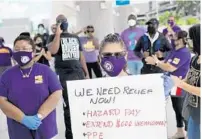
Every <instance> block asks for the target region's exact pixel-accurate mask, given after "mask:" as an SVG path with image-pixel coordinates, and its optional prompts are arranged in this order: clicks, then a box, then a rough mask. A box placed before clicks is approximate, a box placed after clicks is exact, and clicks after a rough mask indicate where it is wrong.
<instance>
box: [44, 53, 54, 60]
mask: <svg viewBox="0 0 202 139" xmlns="http://www.w3.org/2000/svg"><path fill="white" fill-rule="evenodd" d="M43 56H44V57H45V58H46V59H47V60H48V61H50V60H51V59H52V56H51V53H50V51H47V52H45V53H44V54H43Z"/></svg>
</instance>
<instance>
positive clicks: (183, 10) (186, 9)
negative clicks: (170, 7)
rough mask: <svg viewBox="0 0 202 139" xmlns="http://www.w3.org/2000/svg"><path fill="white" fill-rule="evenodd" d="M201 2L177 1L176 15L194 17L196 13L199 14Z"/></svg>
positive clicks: (194, 0)
mask: <svg viewBox="0 0 202 139" xmlns="http://www.w3.org/2000/svg"><path fill="white" fill-rule="evenodd" d="M200 3H201V2H200V1H199V0H189V1H185V0H177V1H176V4H177V9H176V13H177V14H182V15H183V16H184V15H194V14H196V13H197V12H200V5H201V4H200Z"/></svg>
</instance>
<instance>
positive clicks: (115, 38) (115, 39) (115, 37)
mask: <svg viewBox="0 0 202 139" xmlns="http://www.w3.org/2000/svg"><path fill="white" fill-rule="evenodd" d="M109 43H119V44H121V46H122V47H123V48H124V49H126V48H125V44H124V42H123V40H122V39H121V36H120V35H119V34H118V33H114V34H112V33H110V34H108V35H107V36H105V37H104V39H103V40H102V42H101V45H100V53H101V52H102V50H103V48H104V47H105V46H106V45H107V44H109Z"/></svg>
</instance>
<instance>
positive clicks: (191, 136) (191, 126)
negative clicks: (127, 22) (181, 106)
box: [188, 117, 201, 139]
mask: <svg viewBox="0 0 202 139" xmlns="http://www.w3.org/2000/svg"><path fill="white" fill-rule="evenodd" d="M200 133H201V130H200V123H197V122H196V121H194V120H193V119H192V117H190V118H189V123H188V139H200Z"/></svg>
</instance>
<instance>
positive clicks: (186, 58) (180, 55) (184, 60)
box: [165, 47, 191, 79]
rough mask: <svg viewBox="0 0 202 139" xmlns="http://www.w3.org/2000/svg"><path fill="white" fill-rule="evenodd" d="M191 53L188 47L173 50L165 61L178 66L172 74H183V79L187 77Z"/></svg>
mask: <svg viewBox="0 0 202 139" xmlns="http://www.w3.org/2000/svg"><path fill="white" fill-rule="evenodd" d="M190 61H191V53H190V51H189V49H188V48H186V47H183V48H180V49H178V50H174V49H173V51H171V53H170V54H169V55H168V57H167V58H166V60H165V62H168V63H170V64H171V65H173V66H174V67H176V68H177V70H176V71H174V72H172V73H171V74H172V75H175V76H178V77H180V76H182V79H184V78H185V77H186V74H187V72H188V70H189V67H190Z"/></svg>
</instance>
